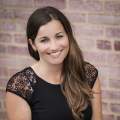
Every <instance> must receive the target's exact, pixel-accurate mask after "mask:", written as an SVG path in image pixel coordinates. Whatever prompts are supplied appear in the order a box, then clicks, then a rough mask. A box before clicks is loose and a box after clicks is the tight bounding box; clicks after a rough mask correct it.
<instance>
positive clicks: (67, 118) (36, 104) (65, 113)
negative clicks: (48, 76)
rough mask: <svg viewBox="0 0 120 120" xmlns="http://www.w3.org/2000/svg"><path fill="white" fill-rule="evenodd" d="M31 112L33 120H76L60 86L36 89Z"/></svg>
mask: <svg viewBox="0 0 120 120" xmlns="http://www.w3.org/2000/svg"><path fill="white" fill-rule="evenodd" d="M31 110H32V116H33V119H32V120H74V119H73V116H72V112H71V110H70V108H69V106H68V104H67V101H66V98H65V97H64V95H63V94H62V91H61V89H60V86H54V87H53V86H52V87H51V86H41V87H36V89H35V91H34V94H33V96H32V103H31Z"/></svg>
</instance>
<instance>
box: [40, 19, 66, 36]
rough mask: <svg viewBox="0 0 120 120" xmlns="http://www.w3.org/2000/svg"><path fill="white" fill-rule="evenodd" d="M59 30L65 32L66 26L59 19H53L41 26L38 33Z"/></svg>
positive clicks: (45, 33) (42, 33)
mask: <svg viewBox="0 0 120 120" xmlns="http://www.w3.org/2000/svg"><path fill="white" fill-rule="evenodd" d="M57 32H64V27H63V25H62V24H61V22H60V21H59V20H51V21H50V22H48V23H47V24H45V25H42V26H41V27H40V28H39V30H38V35H47V34H52V33H57Z"/></svg>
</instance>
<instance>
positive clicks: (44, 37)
mask: <svg viewBox="0 0 120 120" xmlns="http://www.w3.org/2000/svg"><path fill="white" fill-rule="evenodd" d="M61 33H62V34H63V32H58V33H56V35H58V34H61ZM46 38H48V37H47V36H43V37H38V39H46Z"/></svg>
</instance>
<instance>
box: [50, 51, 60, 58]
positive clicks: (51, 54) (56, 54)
mask: <svg viewBox="0 0 120 120" xmlns="http://www.w3.org/2000/svg"><path fill="white" fill-rule="evenodd" d="M61 52H62V50H60V51H57V52H52V53H49V55H50V56H51V57H53V58H57V57H59V56H60V54H61Z"/></svg>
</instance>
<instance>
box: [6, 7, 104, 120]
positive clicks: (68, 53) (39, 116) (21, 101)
mask: <svg viewBox="0 0 120 120" xmlns="http://www.w3.org/2000/svg"><path fill="white" fill-rule="evenodd" d="M27 39H28V49H29V53H30V55H31V56H32V57H33V58H35V59H36V60H37V62H36V63H35V64H33V65H31V66H29V67H27V68H24V69H23V70H21V71H20V72H18V73H16V74H15V75H13V76H12V77H11V78H10V80H9V81H8V84H7V87H6V91H7V92H6V110H7V115H8V118H9V120H101V119H102V118H101V95H100V82H99V79H98V71H97V69H96V68H95V67H94V66H93V65H91V64H90V63H88V62H85V61H84V59H83V56H82V53H81V50H80V48H79V47H78V44H77V43H76V41H75V39H74V36H73V32H72V29H71V25H70V23H69V21H68V19H67V18H66V17H65V16H64V15H63V13H61V12H60V11H59V10H57V9H56V8H53V7H44V8H40V9H37V10H36V11H35V12H33V13H32V15H31V16H30V18H29V20H28V23H27Z"/></svg>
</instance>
